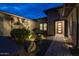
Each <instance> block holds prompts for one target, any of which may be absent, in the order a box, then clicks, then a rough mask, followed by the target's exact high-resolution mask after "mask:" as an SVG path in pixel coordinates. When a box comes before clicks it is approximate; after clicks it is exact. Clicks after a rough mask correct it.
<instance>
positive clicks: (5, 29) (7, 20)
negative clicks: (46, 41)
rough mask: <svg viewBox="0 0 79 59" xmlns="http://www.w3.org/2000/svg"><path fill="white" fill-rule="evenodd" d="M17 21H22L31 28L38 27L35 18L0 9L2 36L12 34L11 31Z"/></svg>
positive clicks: (0, 33) (0, 34)
mask: <svg viewBox="0 0 79 59" xmlns="http://www.w3.org/2000/svg"><path fill="white" fill-rule="evenodd" d="M16 22H20V23H22V24H23V25H24V26H25V27H26V28H28V29H29V30H32V29H34V28H36V27H38V24H37V22H36V21H34V20H31V19H28V18H23V17H21V16H17V15H14V14H10V13H7V12H4V11H0V36H11V35H10V32H11V30H12V29H13V26H14V24H15V23H16ZM14 28H18V26H14Z"/></svg>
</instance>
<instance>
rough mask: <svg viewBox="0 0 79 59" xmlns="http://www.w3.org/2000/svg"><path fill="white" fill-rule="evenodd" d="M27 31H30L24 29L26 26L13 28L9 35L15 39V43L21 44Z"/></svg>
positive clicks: (26, 35)
mask: <svg viewBox="0 0 79 59" xmlns="http://www.w3.org/2000/svg"><path fill="white" fill-rule="evenodd" d="M29 32H30V31H29V30H26V28H21V29H20V28H18V29H13V30H12V31H11V36H12V37H13V38H14V39H15V40H16V42H17V43H20V44H21V43H23V42H24V40H25V39H26V38H27V37H28V35H29Z"/></svg>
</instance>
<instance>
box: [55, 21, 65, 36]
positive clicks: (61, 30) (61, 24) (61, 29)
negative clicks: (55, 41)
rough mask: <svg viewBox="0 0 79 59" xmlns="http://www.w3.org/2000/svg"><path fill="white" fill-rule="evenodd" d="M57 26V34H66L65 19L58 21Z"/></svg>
mask: <svg viewBox="0 0 79 59" xmlns="http://www.w3.org/2000/svg"><path fill="white" fill-rule="evenodd" d="M55 27H56V28H55V30H56V34H64V21H56V23H55Z"/></svg>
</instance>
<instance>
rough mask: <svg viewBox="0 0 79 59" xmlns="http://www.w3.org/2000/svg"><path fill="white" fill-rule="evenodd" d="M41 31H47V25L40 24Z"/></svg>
mask: <svg viewBox="0 0 79 59" xmlns="http://www.w3.org/2000/svg"><path fill="white" fill-rule="evenodd" d="M40 30H45V31H46V30H47V23H42V24H40Z"/></svg>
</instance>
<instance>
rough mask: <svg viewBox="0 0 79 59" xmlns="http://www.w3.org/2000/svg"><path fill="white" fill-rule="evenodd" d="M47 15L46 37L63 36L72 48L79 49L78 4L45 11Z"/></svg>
mask: <svg viewBox="0 0 79 59" xmlns="http://www.w3.org/2000/svg"><path fill="white" fill-rule="evenodd" d="M45 13H46V14H47V15H48V18H47V19H48V30H47V32H48V35H51V36H56V35H63V36H64V37H67V38H68V39H67V42H70V43H72V46H73V47H77V48H79V4H73V3H71V4H68V3H66V4H64V5H63V6H60V7H56V8H51V9H48V10H45Z"/></svg>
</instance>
